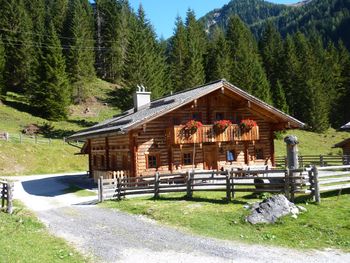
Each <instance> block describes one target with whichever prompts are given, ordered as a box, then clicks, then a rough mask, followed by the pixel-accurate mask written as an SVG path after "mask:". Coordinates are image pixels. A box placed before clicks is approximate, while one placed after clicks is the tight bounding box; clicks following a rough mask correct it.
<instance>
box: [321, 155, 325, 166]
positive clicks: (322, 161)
mask: <svg viewBox="0 0 350 263" xmlns="http://www.w3.org/2000/svg"><path fill="white" fill-rule="evenodd" d="M320 166H321V167H323V166H325V164H324V158H323V155H320Z"/></svg>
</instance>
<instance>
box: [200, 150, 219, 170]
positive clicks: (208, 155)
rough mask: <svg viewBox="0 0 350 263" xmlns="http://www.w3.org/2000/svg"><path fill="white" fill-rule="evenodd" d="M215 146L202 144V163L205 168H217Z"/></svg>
mask: <svg viewBox="0 0 350 263" xmlns="http://www.w3.org/2000/svg"><path fill="white" fill-rule="evenodd" d="M217 156H218V155H217V148H216V146H203V159H204V160H203V163H204V169H205V170H217V169H218V160H217Z"/></svg>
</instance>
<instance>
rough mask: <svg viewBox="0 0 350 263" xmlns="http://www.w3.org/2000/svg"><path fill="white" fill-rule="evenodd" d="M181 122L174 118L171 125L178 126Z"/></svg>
mask: <svg viewBox="0 0 350 263" xmlns="http://www.w3.org/2000/svg"><path fill="white" fill-rule="evenodd" d="M180 124H181V122H180V119H179V118H178V117H174V118H173V125H180Z"/></svg>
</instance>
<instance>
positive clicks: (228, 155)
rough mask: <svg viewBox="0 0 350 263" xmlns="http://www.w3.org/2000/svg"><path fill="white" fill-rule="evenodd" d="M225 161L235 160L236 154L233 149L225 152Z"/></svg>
mask: <svg viewBox="0 0 350 263" xmlns="http://www.w3.org/2000/svg"><path fill="white" fill-rule="evenodd" d="M226 161H228V162H234V161H236V154H235V151H234V150H228V151H227V152H226Z"/></svg>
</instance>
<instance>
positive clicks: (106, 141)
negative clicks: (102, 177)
mask: <svg viewBox="0 0 350 263" xmlns="http://www.w3.org/2000/svg"><path fill="white" fill-rule="evenodd" d="M105 145H106V155H105V156H106V168H107V170H108V171H109V169H110V165H109V141H108V137H106V139H105Z"/></svg>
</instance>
